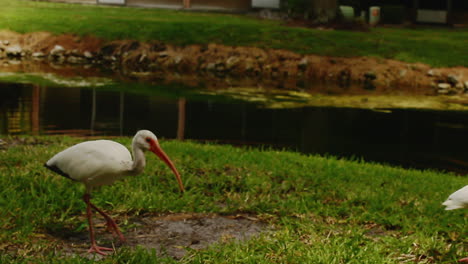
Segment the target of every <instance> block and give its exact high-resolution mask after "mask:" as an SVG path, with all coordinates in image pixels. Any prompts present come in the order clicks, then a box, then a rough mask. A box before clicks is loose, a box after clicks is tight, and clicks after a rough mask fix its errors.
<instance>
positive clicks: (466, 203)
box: [442, 185, 468, 263]
mask: <svg viewBox="0 0 468 264" xmlns="http://www.w3.org/2000/svg"><path fill="white" fill-rule="evenodd" d="M442 205H445V206H446V207H445V210H455V209H461V208H468V185H466V186H465V187H463V188H461V189H460V190H457V191H456V192H454V193H452V194H451V195H450V196H449V197H448V198H447V200H445V202H443V203H442ZM458 262H459V263H468V257H466V258H462V259H460V260H458Z"/></svg>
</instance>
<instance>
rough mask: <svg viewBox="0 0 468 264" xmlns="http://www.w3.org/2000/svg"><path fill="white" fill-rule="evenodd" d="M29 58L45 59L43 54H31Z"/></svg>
mask: <svg viewBox="0 0 468 264" xmlns="http://www.w3.org/2000/svg"><path fill="white" fill-rule="evenodd" d="M31 56H32V57H33V58H42V57H45V54H44V53H42V52H34V53H33V54H31Z"/></svg>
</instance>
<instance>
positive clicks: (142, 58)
mask: <svg viewBox="0 0 468 264" xmlns="http://www.w3.org/2000/svg"><path fill="white" fill-rule="evenodd" d="M147 57H148V56H147V55H146V53H143V54H141V56H140V59H139V60H138V62H139V63H142V62H143V61H145V60H146V58H147Z"/></svg>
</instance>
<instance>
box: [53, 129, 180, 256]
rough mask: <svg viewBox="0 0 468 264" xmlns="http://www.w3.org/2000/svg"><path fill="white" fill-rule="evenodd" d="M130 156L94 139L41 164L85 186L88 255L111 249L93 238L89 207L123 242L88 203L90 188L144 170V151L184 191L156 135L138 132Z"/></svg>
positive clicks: (113, 144) (119, 147) (121, 148)
mask: <svg viewBox="0 0 468 264" xmlns="http://www.w3.org/2000/svg"><path fill="white" fill-rule="evenodd" d="M132 151H133V160H132V155H131V154H130V152H129V151H128V149H127V148H126V147H124V146H123V145H121V144H119V143H117V142H114V141H110V140H94V141H86V142H83V143H79V144H76V145H74V146H71V147H69V148H67V149H65V150H63V151H61V152H59V153H57V154H56V155H55V156H53V157H52V158H51V159H50V160H49V161H47V162H46V163H45V164H44V165H45V167H47V168H48V169H50V170H52V171H54V172H56V173H58V174H60V175H63V176H65V177H67V178H70V179H72V180H74V181H78V182H82V183H84V185H85V186H86V193H85V194H84V196H83V200H84V201H85V203H86V205H87V208H86V211H87V217H88V222H89V233H90V240H91V248H90V249H89V252H96V253H98V254H102V255H106V254H105V253H104V252H103V251H111V250H112V249H111V248H105V247H99V246H97V244H96V240H95V239H94V229H93V223H92V212H91V208H92V209H94V210H96V211H97V212H99V213H100V214H101V215H102V216H103V217H104V218H105V219H106V220H107V225H108V228H109V229H112V231H114V233H115V234H116V235H117V236H118V237H119V238H120V240H121V241H125V238H124V236H123V235H122V233H121V232H120V230H119V228H118V226H117V224H116V223H115V221H114V220H113V219H112V218H111V217H110V216H108V215H107V214H106V213H104V212H103V211H102V210H100V209H99V208H97V207H96V206H95V205H94V204H92V203H91V201H90V199H91V196H90V193H91V190H92V188H93V187H97V186H101V185H109V184H112V183H113V182H114V181H116V180H118V179H119V178H121V177H123V176H127V175H137V174H139V173H141V172H142V171H143V169H144V167H145V164H146V160H145V155H144V152H145V151H151V152H153V153H154V154H156V155H157V156H158V157H159V158H160V159H161V160H163V161H164V162H165V163H166V164H167V165H168V166H169V167H170V168H171V170H172V171H173V172H174V174H175V176H176V179H177V182H178V184H179V188H180V190H181V191H182V192H183V191H184V186H183V184H182V180H181V178H180V174H179V172H178V171H177V169H176V168H175V166H174V164H173V163H172V161H171V160H170V159H169V157H168V156H167V155H166V154H165V153H164V151H163V150H162V149H161V147H160V146H159V142H158V139H157V138H156V136H155V135H154V134H153V133H152V132H151V131H148V130H140V131H138V132H137V134H136V135H135V136H134V137H133V141H132Z"/></svg>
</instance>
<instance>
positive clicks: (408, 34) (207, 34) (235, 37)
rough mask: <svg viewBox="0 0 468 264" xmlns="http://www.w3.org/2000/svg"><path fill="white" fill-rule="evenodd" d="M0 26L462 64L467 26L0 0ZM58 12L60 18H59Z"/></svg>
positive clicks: (26, 30) (102, 36)
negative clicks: (365, 26) (358, 26)
mask: <svg viewBox="0 0 468 264" xmlns="http://www.w3.org/2000/svg"><path fill="white" fill-rule="evenodd" d="M0 5H1V6H2V12H1V13H0V29H8V30H12V31H16V32H22V33H25V32H34V31H50V32H53V33H56V34H64V33H73V34H78V35H95V36H98V37H101V38H104V39H109V40H114V39H136V40H141V41H148V40H160V41H164V42H167V43H172V44H176V45H187V44H207V43H219V44H225V45H231V46H255V47H261V48H275V49H287V50H291V51H294V52H297V53H302V54H319V55H330V56H377V57H382V58H391V59H397V60H403V61H407V62H423V63H427V64H430V65H433V66H465V67H466V66H468V60H467V57H466V46H468V30H466V29H449V28H436V29H434V28H430V29H423V28H421V29H401V28H376V29H372V30H371V32H350V31H339V30H318V29H310V28H298V27H288V26H285V25H283V23H281V22H278V21H266V20H259V19H255V18H251V17H247V16H241V15H224V14H208V13H191V12H183V11H171V10H156V9H139V8H122V7H105V6H83V5H72V4H59V3H46V2H36V1H21V0H0ZM64 18H67V20H66V21H64Z"/></svg>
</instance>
